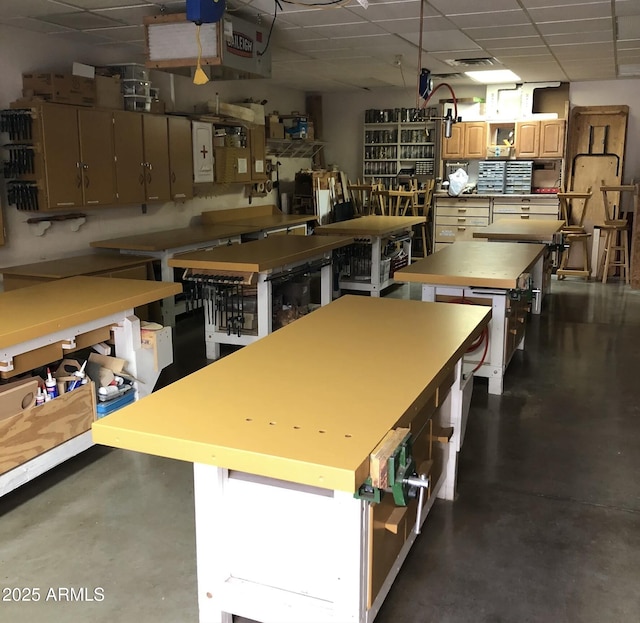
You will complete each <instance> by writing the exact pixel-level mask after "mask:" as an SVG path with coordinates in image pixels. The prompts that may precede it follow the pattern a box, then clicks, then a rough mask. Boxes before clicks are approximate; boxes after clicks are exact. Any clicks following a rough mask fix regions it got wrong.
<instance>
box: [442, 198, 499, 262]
mask: <svg viewBox="0 0 640 623" xmlns="http://www.w3.org/2000/svg"><path fill="white" fill-rule="evenodd" d="M490 218H491V198H490V197H486V196H485V197H482V196H468V197H436V200H435V222H434V226H435V232H434V233H435V236H434V240H435V250H436V251H439V250H440V249H443V248H444V247H446V246H447V245H448V244H450V243H452V242H456V240H472V239H473V232H474V231H476V230H478V229H479V228H481V227H486V226H487V225H488V224H489V223H490Z"/></svg>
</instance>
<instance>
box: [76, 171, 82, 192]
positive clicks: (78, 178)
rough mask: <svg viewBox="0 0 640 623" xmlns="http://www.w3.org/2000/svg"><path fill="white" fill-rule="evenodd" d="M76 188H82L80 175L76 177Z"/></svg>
mask: <svg viewBox="0 0 640 623" xmlns="http://www.w3.org/2000/svg"><path fill="white" fill-rule="evenodd" d="M76 186H77V187H78V188H82V176H81V175H80V173H78V175H76Z"/></svg>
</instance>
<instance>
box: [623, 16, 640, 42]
mask: <svg viewBox="0 0 640 623" xmlns="http://www.w3.org/2000/svg"><path fill="white" fill-rule="evenodd" d="M639 33H640V15H631V16H629V17H625V18H624V19H619V20H618V39H622V40H625V39H637V38H638V34H639Z"/></svg>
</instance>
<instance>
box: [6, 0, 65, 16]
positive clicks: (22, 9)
mask: <svg viewBox="0 0 640 623" xmlns="http://www.w3.org/2000/svg"><path fill="white" fill-rule="evenodd" d="M70 10H71V9H70V8H69V7H68V6H64V5H62V4H56V3H54V2H48V0H0V15H1V16H2V17H3V18H10V17H35V16H38V15H53V14H54V13H69V11H70Z"/></svg>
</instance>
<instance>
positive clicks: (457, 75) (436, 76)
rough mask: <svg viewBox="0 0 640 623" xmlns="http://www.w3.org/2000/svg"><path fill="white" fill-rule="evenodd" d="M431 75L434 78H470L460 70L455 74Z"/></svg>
mask: <svg viewBox="0 0 640 623" xmlns="http://www.w3.org/2000/svg"><path fill="white" fill-rule="evenodd" d="M431 77H432V78H433V79H434V80H449V81H452V80H462V79H464V80H468V78H467V77H466V76H465V75H464V74H461V73H459V72H458V73H453V74H431Z"/></svg>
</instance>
